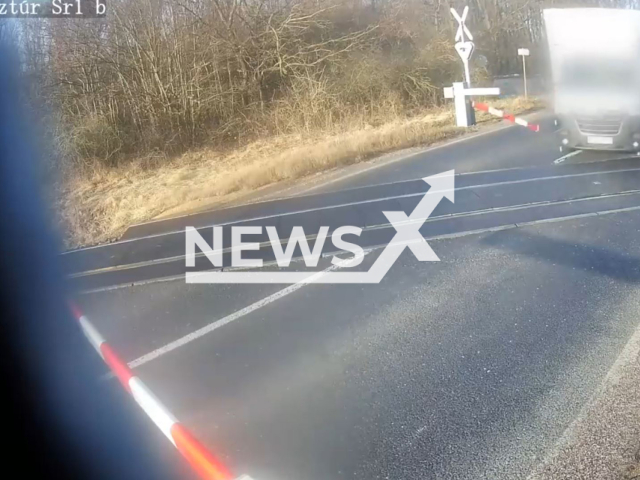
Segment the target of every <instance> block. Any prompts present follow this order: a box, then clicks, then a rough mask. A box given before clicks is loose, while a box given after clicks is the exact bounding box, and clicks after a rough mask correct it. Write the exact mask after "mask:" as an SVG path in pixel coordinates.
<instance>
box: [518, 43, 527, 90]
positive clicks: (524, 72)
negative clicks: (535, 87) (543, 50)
mask: <svg viewBox="0 0 640 480" xmlns="http://www.w3.org/2000/svg"><path fill="white" fill-rule="evenodd" d="M518 55H520V56H521V57H522V78H524V98H527V62H525V60H524V59H525V57H528V56H529V49H528V48H519V49H518Z"/></svg>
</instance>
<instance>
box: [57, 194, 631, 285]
mask: <svg viewBox="0 0 640 480" xmlns="http://www.w3.org/2000/svg"><path fill="white" fill-rule="evenodd" d="M593 183H597V184H599V182H593ZM637 193H640V190H627V191H623V192H619V193H610V194H600V195H593V196H590V197H578V198H569V199H566V200H555V201H553V200H542V201H538V202H528V203H521V204H517V205H508V206H504V207H489V208H481V209H478V210H469V211H467V212H458V213H449V214H446V215H438V216H434V217H431V218H428V219H427V220H426V222H428V223H432V222H439V221H442V220H451V219H454V218H460V217H468V216H472V215H482V214H487V213H499V212H504V211H513V210H522V209H526V208H531V207H536V206H543V205H561V204H565V203H576V202H584V201H590V200H604V199H607V198H613V197H621V196H626V195H635V194H637ZM391 226H392V225H391V224H390V223H382V224H378V225H369V226H366V227H363V228H362V231H363V232H368V231H371V230H379V229H381V228H391ZM305 238H306V239H307V240H315V239H316V235H315V234H312V235H306V237H305ZM279 240H280V243H285V242H287V241H288V240H289V239H288V238H286V237H285V238H280V239H279ZM258 246H259V247H260V248H262V247H268V246H271V242H270V241H266V242H261V243H258ZM238 249H239V248H238V247H236V248H233V247H226V248H223V249H221V250H220V251H221V252H222V253H223V254H225V253H230V252H232V251H234V250H238ZM204 256H205V254H204V253H203V252H199V253H196V254H195V255H194V257H195V258H201V257H204ZM184 258H185V256H184V255H174V256H171V257H163V258H158V259H153V260H144V261H141V262H133V263H125V264H122V265H114V266H112V267H103V268H96V269H93V270H86V271H84V272H77V273H72V274H70V275H68V278H82V277H89V276H94V275H100V274H103V273H110V272H122V271H125V270H135V269H138V268H144V267H149V266H151V265H161V264H166V263H173V262H177V261H182V260H184ZM264 266H265V267H266V266H269V264H268V263H265V264H264ZM174 277H181V276H174ZM174 277H168V278H174ZM141 284H144V282H140V283H136V285H141ZM101 291H102V290H101Z"/></svg>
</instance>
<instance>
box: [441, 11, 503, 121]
mask: <svg viewBox="0 0 640 480" xmlns="http://www.w3.org/2000/svg"><path fill="white" fill-rule="evenodd" d="M450 11H451V15H453V18H455V19H456V20H457V22H458V30H457V31H456V38H455V41H456V44H455V47H456V52H458V55H459V56H460V59H461V60H462V64H463V65H464V79H465V82H464V83H463V82H455V83H454V84H453V86H451V87H447V88H445V89H444V98H453V103H454V105H455V110H456V125H457V126H458V127H470V126H471V125H475V123H476V117H475V114H474V111H473V107H472V106H471V102H470V101H469V98H468V97H470V96H472V95H500V89H499V88H471V75H470V73H469V59H470V58H471V55H472V54H473V50H474V48H475V45H474V43H473V41H472V40H473V35H471V32H470V31H469V29H468V28H467V26H466V25H465V23H464V22H465V20H466V19H467V15H468V14H469V7H468V6H466V7H464V10H463V11H462V15H458V12H456V10H455V9H454V8H452V9H450Z"/></svg>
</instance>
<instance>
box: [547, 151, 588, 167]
mask: <svg viewBox="0 0 640 480" xmlns="http://www.w3.org/2000/svg"><path fill="white" fill-rule="evenodd" d="M579 153H582V150H574V151H573V152H569V153H567V154H566V155H563V156H562V157H560V158H557V159H556V160H554V161H553V163H555V164H556V165H557V164H559V163H562V162H564V161H565V160H566V159H567V158H571V157H574V156H576V155H578V154H579Z"/></svg>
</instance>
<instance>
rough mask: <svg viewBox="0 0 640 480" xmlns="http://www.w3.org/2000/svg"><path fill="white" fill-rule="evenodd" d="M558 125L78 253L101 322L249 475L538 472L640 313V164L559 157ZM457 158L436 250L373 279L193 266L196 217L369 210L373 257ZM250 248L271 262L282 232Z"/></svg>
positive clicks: (259, 221)
mask: <svg viewBox="0 0 640 480" xmlns="http://www.w3.org/2000/svg"><path fill="white" fill-rule="evenodd" d="M552 127H553V125H552V123H551V121H550V120H548V119H544V120H543V125H542V132H541V133H538V134H536V133H533V132H530V131H528V130H527V129H524V128H520V127H517V126H514V127H510V128H505V129H501V130H497V131H492V132H489V133H483V134H482V135H480V136H476V137H473V138H468V139H465V140H463V141H456V142H454V143H451V144H450V145H446V146H441V147H439V148H436V149H430V150H426V151H425V152H422V153H419V154H414V155H412V156H411V157H408V158H405V159H403V160H396V161H393V162H389V163H386V164H379V165H376V168H370V169H366V168H365V169H363V171H362V173H360V174H358V175H351V176H348V177H346V178H344V179H343V180H340V179H339V178H334V179H333V180H332V181H331V182H330V183H327V184H325V185H318V186H317V187H316V188H315V189H314V190H313V191H312V192H308V193H307V194H306V195H304V196H302V197H295V198H284V199H279V200H274V201H270V202H262V203H257V204H252V205H246V206H239V207H234V208H230V209H225V210H219V211H216V212H208V213H203V214H198V215H194V216H190V217H182V218H179V219H174V220H168V221H164V222H156V223H152V224H149V225H142V226H137V227H135V228H133V229H132V230H131V231H130V232H128V233H127V235H126V236H125V239H124V240H123V241H121V242H119V243H115V244H111V245H106V246H102V247H96V248H90V249H84V250H79V251H75V252H70V253H67V254H65V255H64V256H63V259H64V265H65V268H66V269H67V272H68V273H69V278H70V282H71V284H72V287H73V288H74V289H75V290H76V291H77V292H78V294H77V299H78V302H79V303H80V305H81V306H82V308H83V310H84V311H85V312H86V313H87V315H88V316H89V317H90V318H91V319H92V320H93V321H94V323H95V324H96V326H97V327H98V329H99V330H100V331H101V332H102V333H103V335H104V336H105V337H106V338H107V339H108V340H109V341H110V342H111V343H112V344H113V345H114V346H115V347H116V349H118V350H119V351H120V353H121V354H122V355H123V356H124V357H125V359H126V360H127V361H130V362H132V365H133V366H134V367H135V369H136V371H137V372H138V373H139V375H140V376H141V378H143V379H144V381H145V382H146V383H148V384H149V386H150V387H151V388H152V389H153V390H154V391H155V392H156V394H158V396H159V397H160V398H161V399H162V400H163V401H164V403H165V404H166V405H167V406H168V407H169V408H170V409H171V410H172V411H173V412H174V413H175V414H176V415H177V417H178V418H180V419H181V420H182V421H183V422H184V423H185V424H186V425H187V426H189V427H190V428H191V429H192V430H193V431H194V432H195V434H196V435H197V436H198V437H199V438H200V439H201V440H203V441H204V443H205V444H207V445H208V446H209V447H210V448H211V449H212V450H213V451H214V452H216V453H217V454H218V455H219V456H220V457H222V458H223V459H224V460H225V461H226V462H227V463H228V464H229V465H230V467H231V468H232V469H233V470H234V471H236V472H238V473H246V474H249V475H251V476H252V477H253V478H255V479H256V480H281V479H292V480H293V479H295V480H332V479H343V478H344V479H347V478H349V479H352V478H362V479H378V478H379V479H387V478H388V479H426V478H438V479H441V478H456V479H457V478H473V479H480V478H487V479H513V478H525V477H526V476H527V475H528V473H529V472H531V471H532V469H534V468H535V467H536V465H538V464H539V462H541V461H542V459H543V458H544V457H545V456H546V455H548V454H549V453H550V452H551V451H552V449H553V448H554V445H555V443H556V441H557V440H558V439H559V438H560V436H561V435H562V433H563V432H564V431H565V429H566V428H567V426H568V425H569V424H570V423H571V421H572V420H573V418H574V417H575V416H576V414H577V413H578V412H579V411H580V409H581V408H582V406H583V405H584V404H585V403H586V402H587V401H588V399H589V398H590V396H591V395H592V394H593V392H594V391H595V390H596V389H597V387H598V385H599V384H600V382H601V381H602V379H603V378H604V377H605V375H606V374H607V372H608V370H609V368H610V367H611V365H612V364H613V363H614V362H615V360H616V358H617V357H618V355H619V353H620V351H621V350H622V349H623V347H624V345H625V344H626V343H627V341H628V339H629V338H630V337H631V335H632V334H633V333H634V331H635V330H636V328H637V326H638V316H637V315H636V314H635V312H637V307H638V302H639V301H640V294H639V293H638V283H639V282H640V236H639V230H640V159H636V158H634V157H626V158H625V156H624V155H621V154H611V153H609V154H607V153H596V152H580V153H578V154H573V155H570V156H566V157H563V154H562V153H560V152H558V150H557V148H556V147H555V144H554V141H553V136H552V134H551V133H550V132H552ZM545 132H546V133H545ZM451 169H455V171H456V177H455V182H456V201H455V203H454V204H452V203H450V202H449V201H448V200H446V199H443V200H442V201H441V203H440V204H439V206H438V207H437V209H436V210H435V212H434V213H433V215H432V216H431V218H430V219H429V220H428V221H427V222H425V224H424V225H423V227H422V228H421V230H420V231H421V233H422V234H423V236H424V237H425V238H427V239H429V242H430V244H431V246H432V248H433V249H434V251H435V252H436V253H437V255H438V256H439V257H440V259H441V261H440V262H437V263H434V262H419V261H418V260H416V258H415V257H414V255H413V253H412V252H411V251H410V250H408V249H405V251H404V252H403V253H402V255H401V256H400V258H399V260H398V261H397V262H396V263H395V264H394V265H393V267H392V268H391V269H390V271H389V272H388V273H387V275H386V276H385V278H384V279H383V280H382V281H381V282H380V284H376V285H316V284H311V285H297V286H294V287H287V286H286V285H270V284H267V285H195V284H186V283H185V281H184V273H185V271H200V270H206V269H210V268H211V265H210V264H208V261H207V259H206V258H205V257H203V256H200V257H198V258H197V261H196V267H195V268H190V269H187V268H186V267H185V261H184V256H183V255H184V227H185V226H194V227H197V228H199V229H200V232H201V233H202V235H203V237H205V236H206V235H209V238H210V235H211V228H210V226H211V225H213V224H224V225H238V224H242V225H261V226H267V225H272V226H275V227H276V228H277V229H278V233H279V234H280V237H281V238H286V237H287V235H288V234H289V232H290V231H291V228H292V227H293V226H295V225H302V226H304V227H305V231H306V232H314V229H315V231H317V230H318V228H319V226H321V225H327V226H330V227H331V228H335V227H337V226H340V225H356V226H359V227H361V228H363V234H362V236H361V239H360V241H359V243H360V244H361V245H362V246H363V247H368V248H370V249H371V250H370V251H369V253H367V255H366V256H365V260H364V262H363V263H362V265H360V266H359V267H358V269H361V270H365V269H368V268H369V267H370V266H371V265H372V264H373V262H374V261H375V259H376V257H377V255H379V253H380V252H381V251H382V248H383V247H384V245H385V244H386V243H388V242H389V241H390V240H391V238H393V236H394V233H395V230H394V229H393V228H392V227H391V226H390V225H389V224H388V221H387V220H386V217H385V216H384V215H383V214H382V212H383V211H389V210H404V211H405V212H406V213H410V212H411V211H412V210H413V208H414V207H415V206H416V205H417V203H418V201H419V200H420V199H421V198H422V197H423V195H424V193H425V192H426V191H427V190H428V189H429V186H428V185H427V184H426V183H424V182H423V181H422V180H421V178H422V177H425V176H429V175H434V174H438V173H440V172H443V171H447V170H451ZM207 232H208V233H207ZM225 239H226V237H225ZM255 239H256V240H257V241H265V240H266V237H264V236H262V237H260V236H256V238H255ZM334 250H335V248H334V247H332V246H331V245H327V246H326V247H325V250H324V253H325V254H326V256H325V257H324V258H322V259H321V260H320V263H319V265H318V267H317V269H316V270H321V269H325V268H327V267H329V265H330V260H331V255H332V254H333V253H334ZM254 255H256V256H257V257H259V258H262V259H264V260H265V261H266V262H267V264H266V265H267V266H266V267H265V270H266V271H275V270H277V267H275V266H273V265H272V264H271V263H268V262H270V261H272V260H273V255H272V253H271V252H270V251H269V249H268V248H266V247H264V248H261V249H260V250H259V251H257V252H254ZM228 260H229V259H228V255H227V254H226V255H225V258H224V261H225V265H227V264H228ZM289 269H291V270H296V271H300V270H305V266H304V265H303V264H302V263H301V262H299V261H296V262H293V263H292V264H291V266H290V267H289Z"/></svg>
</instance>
